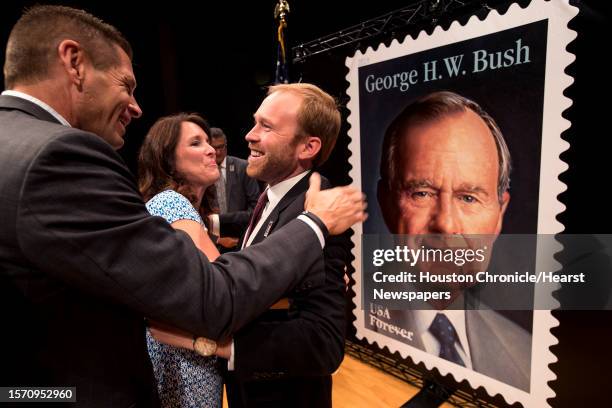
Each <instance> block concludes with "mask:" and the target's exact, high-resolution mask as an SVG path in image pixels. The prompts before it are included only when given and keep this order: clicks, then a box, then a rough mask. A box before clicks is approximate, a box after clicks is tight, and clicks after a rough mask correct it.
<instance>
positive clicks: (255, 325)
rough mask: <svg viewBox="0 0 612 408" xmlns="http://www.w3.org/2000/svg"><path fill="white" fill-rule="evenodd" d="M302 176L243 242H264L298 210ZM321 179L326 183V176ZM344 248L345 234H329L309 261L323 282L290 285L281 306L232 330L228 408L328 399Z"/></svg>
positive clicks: (339, 330) (338, 352)
mask: <svg viewBox="0 0 612 408" xmlns="http://www.w3.org/2000/svg"><path fill="white" fill-rule="evenodd" d="M308 179H309V176H306V177H304V178H303V179H302V180H300V182H298V183H297V184H296V185H295V186H294V187H293V188H292V189H291V190H290V191H289V192H288V193H287V194H286V195H285V196H284V197H283V198H282V199H281V201H280V202H279V204H278V205H277V206H276V208H275V209H274V210H273V212H272V213H271V214H270V216H269V217H268V218H267V219H266V220H265V221H264V223H263V224H262V227H261V228H260V230H259V231H258V233H257V235H256V236H255V238H254V239H253V244H252V245H251V247H249V248H253V247H257V246H258V245H262V242H265V243H267V242H268V241H269V240H270V239H272V238H274V237H275V236H276V234H278V233H279V232H280V231H282V229H280V227H281V226H283V225H285V224H286V223H288V222H289V221H290V220H291V219H293V218H295V217H296V216H297V215H299V214H300V213H301V212H302V211H303V210H304V197H305V192H306V190H307V189H308ZM324 186H329V183H328V182H327V180H324ZM349 252H350V241H349V239H348V235H347V234H345V235H342V236H339V237H329V238H328V239H327V242H326V245H325V250H324V254H325V265H321V264H318V265H314V266H313V267H314V268H317V269H318V268H320V269H321V270H323V269H324V272H325V284H324V285H313V286H312V287H310V288H306V289H304V288H301V289H298V290H296V291H294V292H292V293H291V294H290V296H289V297H290V309H289V310H270V311H268V312H266V313H265V314H264V315H263V316H261V317H260V318H258V319H257V320H255V321H254V322H252V323H250V324H248V325H247V326H245V327H244V328H243V329H242V330H240V331H239V332H237V333H236V334H235V335H234V352H235V358H234V360H235V365H234V368H235V370H234V371H233V372H229V373H228V384H227V385H228V388H227V391H228V402H229V406H230V408H236V407H326V406H331V376H330V375H331V373H333V372H334V371H335V370H336V369H337V368H338V366H339V365H340V363H341V361H342V358H343V356H344V335H345V333H344V330H345V283H344V268H345V265H346V264H347V263H348V261H349V256H350V255H349ZM285 257H290V255H289V254H286V255H285ZM299 262H301V259H298V260H296V262H295V264H297V263H299Z"/></svg>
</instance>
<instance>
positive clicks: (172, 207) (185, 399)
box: [146, 190, 223, 408]
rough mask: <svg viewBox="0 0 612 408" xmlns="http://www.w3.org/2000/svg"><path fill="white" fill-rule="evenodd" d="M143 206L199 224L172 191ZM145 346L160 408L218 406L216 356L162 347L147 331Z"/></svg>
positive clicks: (220, 390) (219, 382)
mask: <svg viewBox="0 0 612 408" xmlns="http://www.w3.org/2000/svg"><path fill="white" fill-rule="evenodd" d="M146 206H147V210H149V213H151V215H157V216H160V217H163V218H164V219H165V220H166V221H168V223H170V224H171V223H173V222H175V221H177V220H192V221H196V222H199V223H200V224H201V223H202V218H200V215H199V214H198V212H197V211H196V209H195V208H194V207H193V205H191V203H190V202H189V200H188V199H187V198H186V197H184V196H182V195H181V194H179V193H177V192H176V191H172V190H166V191H163V192H161V193H159V194H157V195H155V196H154V197H153V198H151V199H150V200H149V201H148V202H147V203H146ZM147 346H148V349H149V356H150V357H151V362H152V363H153V371H154V373H155V378H156V379H157V389H158V391H159V399H160V402H161V406H162V407H164V408H171V407H172V408H174V407H199V408H200V407H214V408H217V407H221V401H222V395H223V380H222V378H221V374H220V373H219V371H218V370H217V368H216V361H217V358H216V357H202V356H200V355H198V354H196V353H195V352H194V351H191V350H185V349H182V348H178V347H172V346H168V345H166V344H162V343H160V342H158V341H157V340H155V339H154V338H153V336H151V334H150V333H149V331H148V330H147Z"/></svg>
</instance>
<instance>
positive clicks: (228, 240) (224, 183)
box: [210, 127, 260, 252]
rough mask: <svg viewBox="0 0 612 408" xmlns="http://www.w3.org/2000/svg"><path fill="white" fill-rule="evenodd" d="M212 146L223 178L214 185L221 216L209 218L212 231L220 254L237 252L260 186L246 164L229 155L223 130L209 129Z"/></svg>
mask: <svg viewBox="0 0 612 408" xmlns="http://www.w3.org/2000/svg"><path fill="white" fill-rule="evenodd" d="M210 145H211V146H212V147H213V148H214V149H215V153H216V154H217V155H216V159H217V165H218V166H219V172H220V174H221V176H220V177H219V180H217V182H216V183H215V186H216V188H217V203H218V207H219V214H213V215H211V216H210V220H211V225H212V228H211V232H212V233H213V235H215V236H217V237H219V239H218V241H217V244H218V245H219V249H220V251H221V252H226V251H227V250H231V249H237V245H238V241H239V238H240V237H242V236H243V235H244V233H245V232H246V229H247V226H248V224H249V218H250V217H251V214H252V212H253V209H254V208H255V205H256V204H257V198H258V197H259V194H260V191H259V184H258V183H257V180H255V179H253V178H251V177H249V176H248V175H247V174H246V168H247V161H246V160H243V159H240V158H238V157H234V156H230V155H228V154H227V137H226V136H225V133H224V132H223V130H222V129H220V128H216V127H213V128H210Z"/></svg>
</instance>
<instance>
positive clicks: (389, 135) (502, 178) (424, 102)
mask: <svg viewBox="0 0 612 408" xmlns="http://www.w3.org/2000/svg"><path fill="white" fill-rule="evenodd" d="M466 109H470V110H471V111H473V112H474V113H476V114H477V115H478V116H480V118H482V120H483V121H484V122H485V123H486V124H487V127H488V128H489V130H490V131H491V133H492V134H493V139H494V140H495V146H496V148H497V157H498V161H499V166H498V178H497V196H498V200H499V202H500V203H501V202H502V198H503V194H504V193H505V192H506V191H508V189H509V188H510V171H511V169H512V165H511V158H510V150H508V145H507V144H506V141H505V140H504V136H503V135H502V133H501V130H500V129H499V126H497V123H495V121H494V120H493V118H492V117H491V116H490V115H489V114H488V113H487V112H485V111H484V109H482V108H481V107H480V105H478V104H477V103H476V102H474V101H472V100H470V99H467V98H465V97H463V96H461V95H458V94H456V93H453V92H448V91H443V92H434V93H431V94H428V95H427V96H425V97H423V98H420V99H418V100H416V101H414V102H412V103H410V104H409V105H408V106H406V107H405V108H404V110H403V111H402V112H401V113H400V114H399V115H398V116H397V117H396V118H395V119H394V120H393V122H392V123H391V125H389V127H388V128H387V131H386V132H385V138H384V141H383V149H382V154H381V161H380V175H381V178H382V180H383V181H385V182H387V184H388V187H389V189H390V190H392V189H393V188H394V187H398V186H399V183H400V180H398V174H399V172H400V168H399V165H400V161H401V160H400V153H399V144H400V141H401V135H402V134H403V132H404V131H405V130H406V128H407V127H408V126H412V125H415V124H423V123H427V122H430V121H432V120H435V119H439V118H441V117H444V116H448V115H451V114H453V113H460V112H465V110H466ZM384 158H387V159H388V160H387V161H385V160H384Z"/></svg>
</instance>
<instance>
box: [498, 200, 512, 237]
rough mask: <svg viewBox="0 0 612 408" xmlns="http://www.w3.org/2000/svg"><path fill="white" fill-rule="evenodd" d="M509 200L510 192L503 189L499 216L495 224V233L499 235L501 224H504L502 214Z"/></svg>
mask: <svg viewBox="0 0 612 408" xmlns="http://www.w3.org/2000/svg"><path fill="white" fill-rule="evenodd" d="M509 202H510V193H509V192H507V191H505V192H504V194H502V202H501V205H500V211H499V218H498V219H497V226H496V227H495V235H499V233H500V232H501V230H502V226H503V224H504V214H505V213H506V208H508V203H509Z"/></svg>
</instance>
